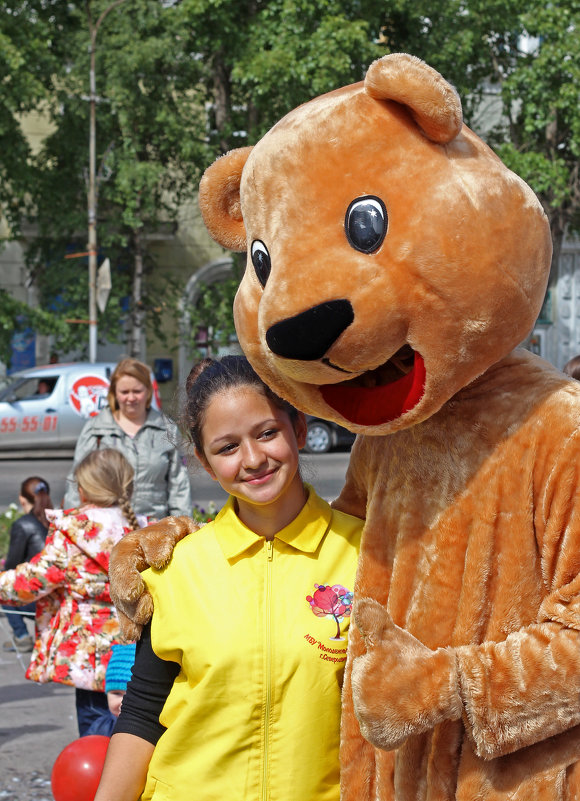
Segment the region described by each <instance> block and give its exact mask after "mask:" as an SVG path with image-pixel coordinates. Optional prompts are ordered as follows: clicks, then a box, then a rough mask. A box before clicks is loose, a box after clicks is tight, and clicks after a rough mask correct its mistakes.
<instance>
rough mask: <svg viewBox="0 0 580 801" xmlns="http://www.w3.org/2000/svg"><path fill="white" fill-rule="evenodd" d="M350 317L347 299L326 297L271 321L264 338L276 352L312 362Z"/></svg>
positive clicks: (351, 319) (337, 334) (346, 325)
mask: <svg viewBox="0 0 580 801" xmlns="http://www.w3.org/2000/svg"><path fill="white" fill-rule="evenodd" d="M353 320H354V311H353V309H352V306H351V304H350V302H349V301H348V300H329V301H327V302H326V303H321V304H320V305H319V306H314V307H313V308H312V309H308V310H307V311H305V312H302V313H301V314H297V315H296V316H295V317H288V318H287V319H286V320H281V321H280V322H279V323H275V324H274V325H273V326H271V327H270V328H269V329H268V331H267V332H266V342H267V343H268V347H269V348H270V350H271V351H272V352H273V353H275V354H276V355H277V356H282V357H283V358H284V359H299V360H301V361H306V362H312V361H315V360H316V359H321V358H322V357H323V356H324V354H325V353H326V351H327V350H328V349H329V348H330V347H331V345H332V344H333V343H334V342H336V340H337V339H338V337H339V336H340V335H341V334H342V332H343V331H344V330H345V329H346V328H348V326H349V325H350V324H351V323H352V321H353Z"/></svg>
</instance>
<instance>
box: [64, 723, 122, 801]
mask: <svg viewBox="0 0 580 801" xmlns="http://www.w3.org/2000/svg"><path fill="white" fill-rule="evenodd" d="M108 745H109V737H103V735H102V734H90V735H89V736H88V737H80V738H79V739H78V740H73V742H72V743H69V744H68V745H67V746H66V748H63V750H62V751H61V752H60V754H59V755H58V756H57V758H56V761H55V763H54V765H53V766H52V774H51V776H50V783H51V786H52V794H53V796H54V801H94V798H95V794H96V792H97V787H98V786H99V781H100V779H101V773H102V772H103V765H104V763H105V754H106V753H107V747H108Z"/></svg>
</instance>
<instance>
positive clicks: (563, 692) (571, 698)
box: [456, 623, 580, 759]
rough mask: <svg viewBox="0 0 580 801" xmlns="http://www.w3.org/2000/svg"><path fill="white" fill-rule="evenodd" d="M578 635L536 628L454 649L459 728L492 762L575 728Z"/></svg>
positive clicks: (579, 714)
mask: <svg viewBox="0 0 580 801" xmlns="http://www.w3.org/2000/svg"><path fill="white" fill-rule="evenodd" d="M579 647H580V634H579V633H578V632H577V631H575V630H573V629H565V628H562V626H560V625H558V624H556V623H540V624H537V625H533V626H530V627H528V628H525V629H522V630H521V631H518V632H516V633H514V634H511V635H510V636H509V637H508V638H507V639H506V640H505V641H504V642H499V643H496V642H485V643H482V644H481V645H477V646H475V645H474V646H471V645H466V646H460V647H458V648H457V649H456V655H457V666H458V679H459V693H460V697H461V700H462V704H463V708H464V724H465V727H466V730H467V733H468V735H469V737H470V739H471V740H472V742H473V744H474V748H475V752H476V753H477V755H478V756H480V757H481V758H482V759H494V758H495V757H499V756H503V755H505V754H509V753H511V752H513V751H516V750H518V749H520V748H524V747H526V746H528V745H532V744H533V743H536V742H539V741H541V740H544V739H546V738H547V737H551V736H553V735H556V734H559V733H561V732H563V731H566V730H567V729H570V728H572V727H573V726H576V725H577V724H579V723H580V705H579V704H578V697H579V696H580V660H578V650H579Z"/></svg>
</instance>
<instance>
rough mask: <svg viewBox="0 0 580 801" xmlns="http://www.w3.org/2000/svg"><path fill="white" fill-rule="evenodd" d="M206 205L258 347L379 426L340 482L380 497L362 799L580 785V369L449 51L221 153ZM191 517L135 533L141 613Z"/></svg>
mask: <svg viewBox="0 0 580 801" xmlns="http://www.w3.org/2000/svg"><path fill="white" fill-rule="evenodd" d="M200 204H201V207H202V212H203V215H204V220H205V223H206V225H207V227H208V229H209V231H210V233H211V234H212V236H213V237H214V238H215V239H216V240H217V241H218V242H219V243H221V244H222V245H223V246H224V247H226V248H230V249H233V250H238V251H241V250H247V253H248V265H247V269H246V272H245V275H244V277H243V279H242V281H241V285H240V288H239V291H238V293H237V296H236V300H235V306H234V314H235V323H236V329H237V332H238V337H239V341H240V344H241V346H242V348H243V350H244V352H245V354H246V355H247V356H248V358H249V360H250V362H251V363H252V365H253V366H254V368H255V369H256V370H257V372H258V373H259V374H260V375H261V377H262V378H263V379H264V380H265V381H266V382H267V383H268V384H269V385H270V386H271V387H272V388H273V389H274V390H275V391H276V392H277V393H278V394H279V395H281V396H282V397H284V398H286V399H288V400H289V401H290V402H291V403H293V404H294V405H295V406H297V407H298V408H299V409H302V410H303V411H306V412H309V413H311V414H314V415H316V416H319V417H322V418H326V419H329V420H334V421H336V422H337V423H339V424H341V425H343V426H345V427H347V428H349V429H350V430H351V431H353V432H356V433H357V434H358V437H357V439H356V442H355V444H354V446H353V449H352V454H351V458H350V464H349V467H348V472H347V476H346V484H345V486H344V489H343V490H342V492H341V494H340V497H339V498H338V499H337V500H336V501H335V503H334V504H333V505H334V506H336V507H337V508H338V509H341V510H343V511H345V512H348V513H350V514H352V515H356V516H358V517H362V518H365V519H366V523H365V528H364V532H363V538H362V544H361V553H360V559H359V564H358V572H357V579H356V584H355V612H354V621H355V623H356V625H354V626H351V636H350V641H349V646H348V649H349V651H348V661H347V666H346V671H345V680H344V687H343V711H342V735H341V797H342V799H343V801H391V800H392V799H396V801H417V800H418V799H426V800H428V801H448V800H449V799H459V800H460V801H476V799H477V801H484V800H485V801H499V799H502V801H503V800H506V801H507V799H510V801H556V799H558V800H562V801H563V800H564V799H573V798H577V793H578V792H579V791H578V789H577V788H578V787H579V786H580V782H579V781H578V775H577V774H578V768H577V767H576V765H577V762H578V761H579V760H580V725H579V724H580V576H579V575H578V574H579V570H580V496H579V493H578V486H579V476H578V472H579V469H580V447H579V442H580V430H579V423H580V384H578V383H577V382H574V381H572V380H570V379H567V378H566V377H565V376H564V375H563V374H562V373H561V372H559V371H558V370H556V369H555V368H553V367H552V366H550V365H549V364H547V363H546V362H544V361H542V360H541V359H539V358H537V357H536V356H534V355H532V354H530V353H528V352H527V351H525V350H521V349H517V346H518V344H520V343H521V342H522V341H523V340H524V339H525V337H526V336H527V335H528V334H529V332H530V330H531V328H532V327H533V324H534V321H535V319H536V317H537V315H538V312H539V310H540V307H541V304H542V301H543V298H544V293H545V289H546V283H547V278H548V274H549V268H550V259H551V242H550V232H549V226H548V223H547V220H546V217H545V215H544V213H543V210H542V207H541V205H540V203H539V202H538V200H537V198H536V197H535V196H534V194H533V193H532V191H531V190H530V189H529V187H528V186H527V185H526V184H525V183H524V182H523V181H522V180H520V179H519V178H518V177H517V176H516V175H514V174H513V173H512V172H510V171H509V170H508V169H507V168H506V167H505V166H504V165H503V163H502V162H501V161H500V160H499V159H498V158H497V157H496V156H495V155H494V153H493V152H492V151H491V150H490V149H489V147H487V146H486V145H485V144H484V143H483V142H482V141H481V140H480V139H479V138H478V137H477V136H476V135H475V134H474V133H473V132H472V131H471V130H469V128H467V127H466V126H465V125H463V123H462V113H461V104H460V101H459V99H458V97H457V94H456V92H455V91H454V89H453V88H452V87H451V86H450V85H449V84H448V83H447V82H446V81H445V80H444V79H443V78H442V77H441V76H440V75H439V74H438V73H437V72H435V71H434V70H433V69H431V68H430V67H429V66H427V65H426V64H424V63H423V62H421V61H420V60H419V59H417V58H415V57H413V56H409V55H405V54H392V55H388V56H385V57H383V58H381V59H379V60H378V61H376V62H375V63H373V64H372V65H371V67H370V69H369V70H368V73H367V75H366V78H365V81H364V83H361V84H355V85H352V86H347V87H344V88H341V89H338V90H336V91H334V92H330V93H329V94H326V95H324V96H322V97H318V98H316V99H314V100H312V101H311V102H308V103H306V104H304V105H303V106H300V107H299V108H297V109H295V110H294V111H292V112H291V113H289V114H288V115H287V116H286V117H284V119H282V120H281V121H280V122H278V123H277V124H276V125H275V126H274V127H273V128H272V129H271V130H270V131H269V132H268V133H267V134H266V135H265V136H264V137H263V139H262V140H261V141H259V142H258V144H257V145H256V146H255V147H253V148H242V149H240V150H235V151H232V152H230V153H228V154H226V155H225V156H223V157H222V158H220V159H218V160H217V162H215V164H214V165H212V166H211V167H210V168H209V169H208V170H207V172H206V174H205V176H204V178H203V180H202V183H201V187H200ZM192 528H193V526H192V525H191V523H190V522H189V521H188V520H187V519H183V518H177V519H171V518H170V519H167V520H166V521H163V522H162V523H160V524H158V525H156V526H154V527H153V529H152V530H151V531H150V532H148V531H147V530H145V531H144V532H140V533H137V534H135V535H130V536H129V538H127V539H126V540H124V541H123V542H122V543H121V544H120V546H119V548H118V551H117V552H116V554H115V555H114V559H113V567H112V582H113V590H114V593H115V596H116V598H117V600H118V603H119V605H120V606H121V609H122V610H123V612H124V613H125V614H127V615H128V616H129V617H130V618H132V620H133V623H132V622H131V621H130V620H128V619H127V618H126V617H125V614H123V615H122V618H123V622H124V624H125V630H126V633H127V634H128V635H129V636H131V634H134V633H135V632H136V631H137V630H138V626H137V625H136V624H138V623H142V622H143V621H144V620H145V619H146V618H147V616H148V614H149V612H150V603H149V601H148V596H146V595H142V596H141V597H139V598H138V600H137V601H136V598H137V596H139V593H140V592H141V591H142V583H141V582H140V578H139V575H138V573H137V570H136V569H143V568H144V567H145V566H146V565H147V564H149V563H152V564H162V563H163V562H164V561H166V560H167V559H168V558H169V556H170V553H171V550H172V547H173V545H174V543H175V541H176V540H177V539H179V538H180V537H181V536H183V535H184V534H186V533H187V532H188V531H190V530H192ZM305 801H314V799H305Z"/></svg>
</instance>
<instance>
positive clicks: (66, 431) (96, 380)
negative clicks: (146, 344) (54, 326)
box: [0, 362, 161, 451]
mask: <svg viewBox="0 0 580 801" xmlns="http://www.w3.org/2000/svg"><path fill="white" fill-rule="evenodd" d="M115 366H116V365H115V362H98V363H96V364H90V363H82V362H81V363H76V364H47V365H45V366H43V367H32V368H30V369H28V370H21V371H20V372H18V373H13V375H11V376H10V377H9V380H8V383H7V384H6V386H5V387H4V388H3V389H2V390H0V450H11V451H12V450H26V449H42V450H44V449H49V448H54V449H69V448H74V446H75V445H76V441H77V439H78V436H79V434H80V432H81V429H82V427H83V426H84V424H85V423H86V421H87V419H88V418H89V417H94V416H95V415H96V414H98V413H99V412H100V411H101V409H102V408H103V407H104V406H106V405H107V391H108V388H109V383H110V378H111V375H112V373H113V370H114V369H115ZM151 380H152V382H153V401H152V405H153V407H154V408H156V409H160V408H161V402H160V398H159V389H158V386H157V381H156V380H155V378H154V377H153V375H152V376H151Z"/></svg>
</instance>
